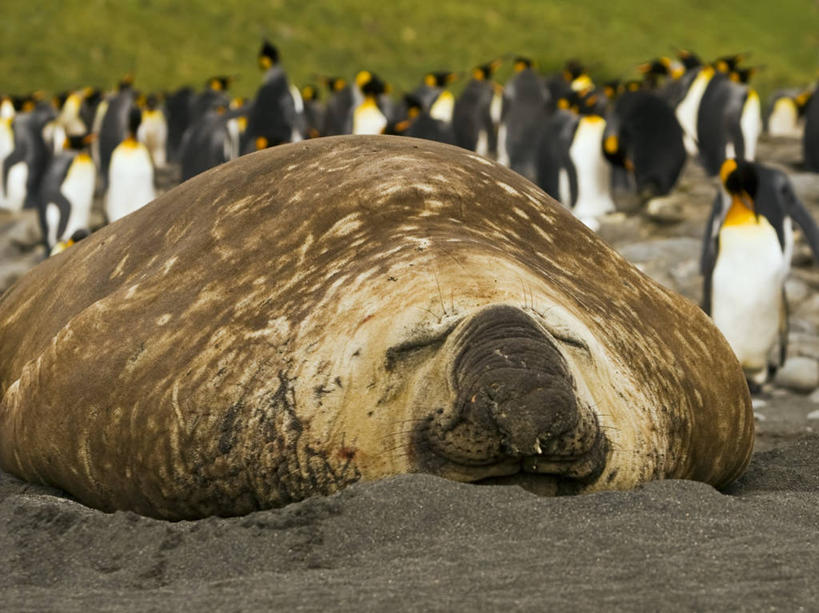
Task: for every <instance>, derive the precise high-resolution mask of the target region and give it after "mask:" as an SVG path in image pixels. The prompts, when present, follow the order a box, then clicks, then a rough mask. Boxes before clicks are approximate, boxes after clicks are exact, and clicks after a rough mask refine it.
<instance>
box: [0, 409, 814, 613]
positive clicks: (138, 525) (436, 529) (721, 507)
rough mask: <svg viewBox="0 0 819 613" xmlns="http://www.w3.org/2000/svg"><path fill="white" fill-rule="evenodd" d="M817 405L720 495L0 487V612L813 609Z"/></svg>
mask: <svg viewBox="0 0 819 613" xmlns="http://www.w3.org/2000/svg"><path fill="white" fill-rule="evenodd" d="M780 406H781V407H782V409H781V411H780V409H779V408H778V407H780ZM816 406H817V405H815V404H814V403H811V402H809V401H808V400H807V399H805V398H804V397H799V396H795V395H790V394H789V395H787V396H780V397H778V398H777V399H776V400H775V401H771V402H770V403H769V405H768V406H767V407H766V411H767V413H768V415H767V417H766V420H765V422H764V425H763V426H762V428H761V432H760V434H759V445H758V447H760V448H767V450H765V451H758V452H757V453H756V454H755V455H754V458H753V461H752V463H751V466H750V468H749V470H748V471H747V473H746V474H745V476H743V477H742V478H741V479H740V480H739V481H738V482H736V483H735V484H734V485H732V486H731V488H730V489H729V490H728V491H726V492H723V493H720V492H718V491H717V490H715V489H714V488H712V487H710V486H708V485H704V484H701V483H695V482H688V481H662V482H653V483H650V484H648V485H646V486H644V487H642V488H640V489H638V490H635V491H631V492H605V493H599V494H592V495H586V496H579V497H565V498H540V497H537V496H535V495H533V494H530V493H528V492H525V491H523V490H521V489H519V488H517V487H503V486H473V485H465V484H459V483H454V482H450V481H445V480H443V479H439V478H436V477H432V476H428V475H407V476H401V477H396V478H392V479H389V480H386V481H381V482H377V483H372V484H363V485H356V486H353V487H351V488H349V489H347V490H345V491H342V492H341V493H339V494H337V495H335V496H331V497H329V498H321V497H318V498H313V499H309V500H306V501H304V502H302V503H298V504H294V505H291V506H289V507H286V508H284V509H279V510H273V511H264V512H259V513H254V514H253V515H249V516H247V517H240V518H231V519H219V518H210V519H206V520H202V521H197V522H179V523H169V522H164V521H157V520H152V519H148V518H144V517H140V516H138V515H135V514H133V513H123V512H118V513H114V514H105V513H101V512H99V511H95V510H92V509H88V508H86V507H84V506H82V505H80V504H78V503H76V502H73V501H71V500H68V499H66V498H64V497H61V496H60V494H59V492H55V491H50V490H47V489H46V488H41V487H36V486H32V485H28V484H25V483H22V482H20V481H18V480H16V479H14V478H13V477H10V476H9V475H7V474H4V473H0V569H2V574H0V609H2V610H3V611H29V610H54V611H57V610H59V611H122V610H129V611H150V610H207V611H212V610H219V611H239V610H253V609H263V610H271V611H272V610H275V611H291V610H293V611H301V610H309V611H312V610H324V609H328V608H329V609H331V610H346V611H359V610H372V611H385V610H391V609H394V610H402V611H403V610H414V611H416V610H417V611H428V610H436V611H466V610H480V611H496V610H503V609H511V610H516V611H518V610H527V611H544V610H592V609H594V610H599V609H601V608H602V609H603V610H616V609H620V610H672V611H674V610H781V611H796V610H806V611H810V610H817V607H819V435H817V434H813V433H811V432H810V431H809V428H810V426H806V425H805V424H807V423H810V422H808V421H807V420H806V419H805V416H806V415H807V412H809V411H810V410H813V409H815V407H816ZM813 423H814V424H815V423H816V422H815V421H813ZM766 432H767V433H766Z"/></svg>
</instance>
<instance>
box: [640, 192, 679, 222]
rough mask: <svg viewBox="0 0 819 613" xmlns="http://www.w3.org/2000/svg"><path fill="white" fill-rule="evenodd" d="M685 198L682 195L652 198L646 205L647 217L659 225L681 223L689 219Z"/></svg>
mask: <svg viewBox="0 0 819 613" xmlns="http://www.w3.org/2000/svg"><path fill="white" fill-rule="evenodd" d="M684 200H685V198H681V197H680V194H671V195H669V196H660V197H659V198H652V199H651V200H649V201H648V205H646V216H647V217H648V218H649V219H650V220H651V221H654V222H657V223H679V222H681V221H684V220H685V219H686V217H687V215H686V213H685V202H684Z"/></svg>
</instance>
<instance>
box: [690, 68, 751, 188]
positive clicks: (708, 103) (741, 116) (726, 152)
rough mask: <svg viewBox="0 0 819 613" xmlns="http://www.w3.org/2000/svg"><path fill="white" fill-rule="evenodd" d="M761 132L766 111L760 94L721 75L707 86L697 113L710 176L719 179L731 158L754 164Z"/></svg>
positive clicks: (703, 157) (701, 150)
mask: <svg viewBox="0 0 819 613" xmlns="http://www.w3.org/2000/svg"><path fill="white" fill-rule="evenodd" d="M730 57H733V56H730ZM726 61H727V60H726V59H721V60H720V62H722V63H725V62H726ZM735 68H736V67H735V66H734V67H733V68H732V70H733V69H735ZM760 132H762V109H761V105H760V101H759V95H758V94H757V93H756V90H754V89H753V88H751V87H749V86H748V85H746V84H744V83H739V82H736V81H734V80H732V79H731V77H730V73H723V72H719V71H718V72H717V73H716V74H715V75H714V76H713V77H712V78H711V79H710V80H709V82H708V84H707V85H706V88H705V91H704V92H703V95H702V98H701V100H700V105H699V109H698V112H697V132H696V134H697V146H698V147H697V148H698V150H699V154H700V160H701V162H702V165H703V167H704V168H705V170H706V172H707V173H708V174H709V175H711V176H715V175H717V174H718V173H719V171H720V168H721V166H722V162H723V161H724V160H726V159H729V158H738V159H745V160H754V159H755V158H756V145H757V141H758V140H759V134H760Z"/></svg>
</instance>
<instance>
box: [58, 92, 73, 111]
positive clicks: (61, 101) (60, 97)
mask: <svg viewBox="0 0 819 613" xmlns="http://www.w3.org/2000/svg"><path fill="white" fill-rule="evenodd" d="M70 95H71V92H60V93H59V94H57V95H56V96H54V106H56V107H57V108H58V109H61V108H63V105H64V104H65V101H66V100H68V96H70Z"/></svg>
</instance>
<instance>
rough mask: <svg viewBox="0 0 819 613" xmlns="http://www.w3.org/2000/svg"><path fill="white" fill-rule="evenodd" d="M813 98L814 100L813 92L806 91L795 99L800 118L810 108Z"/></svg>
mask: <svg viewBox="0 0 819 613" xmlns="http://www.w3.org/2000/svg"><path fill="white" fill-rule="evenodd" d="M811 98H813V92H812V91H810V90H806V91H803V92H802V93H801V94H799V95H798V96H796V98H794V99H793V101H794V103H795V104H796V110H797V112H798V113H799V116H800V117H801V116H802V115H804V114H805V110H806V109H807V108H808V103H809V102H810V101H811Z"/></svg>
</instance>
